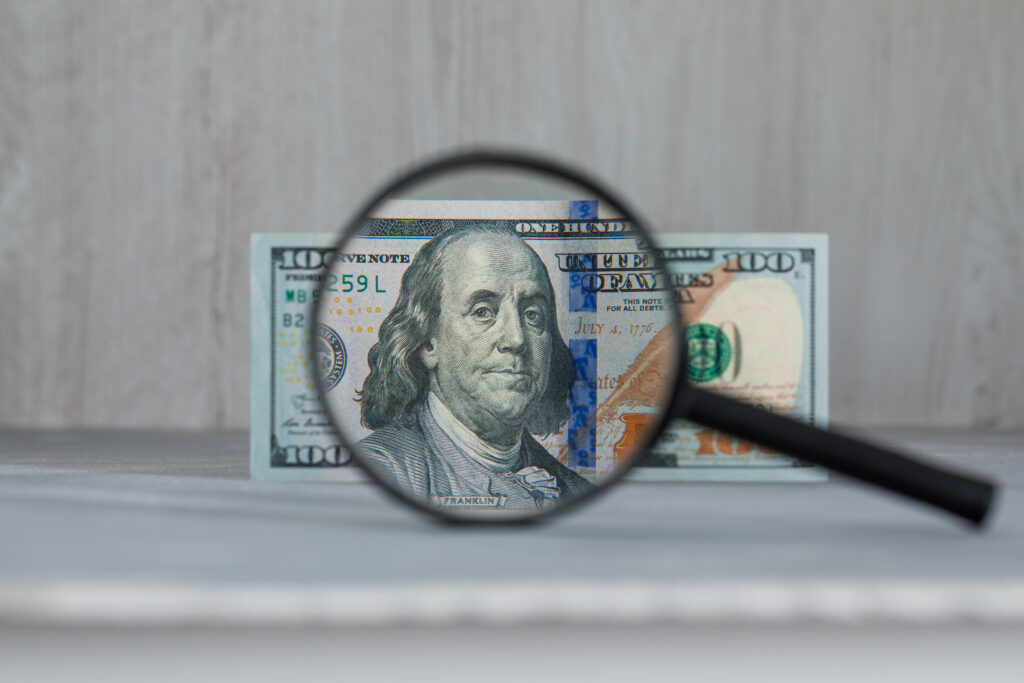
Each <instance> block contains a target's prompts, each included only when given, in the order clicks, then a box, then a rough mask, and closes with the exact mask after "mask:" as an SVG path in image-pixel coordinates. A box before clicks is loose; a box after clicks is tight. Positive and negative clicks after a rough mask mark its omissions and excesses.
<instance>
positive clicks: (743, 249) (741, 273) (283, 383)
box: [251, 203, 828, 481]
mask: <svg viewBox="0 0 1024 683" xmlns="http://www.w3.org/2000/svg"><path fill="white" fill-rule="evenodd" d="M533 204H534V205H536V204H537V203H533ZM405 210H406V211H407V212H408V215H409V216H410V217H414V216H415V214H416V211H415V204H413V203H409V204H407V205H406V207H405ZM531 210H532V211H536V210H537V207H536V206H534V207H532V209H531ZM505 211H507V208H506V209H505ZM478 215H479V214H478ZM530 217H531V216H528V215H524V216H522V218H524V219H527V218H530ZM475 220H477V221H479V220H481V219H480V218H477V219H475ZM495 220H502V221H504V222H508V218H507V217H506V218H502V219H495ZM512 224H513V225H514V221H513V223H512ZM417 225H419V226H420V228H421V229H422V231H423V234H422V235H418V236H417V235H415V234H414V235H410V234H408V231H406V232H405V233H402V234H401V238H400V239H397V238H395V237H393V236H386V235H384V234H382V235H380V236H378V237H375V238H372V239H373V240H374V241H377V242H379V244H375V245H373V246H374V247H375V248H374V249H372V250H368V251H372V252H373V253H375V254H386V255H387V257H388V259H389V262H388V263H387V264H386V265H387V268H386V269H385V270H384V272H388V273H391V275H390V276H388V277H389V278H390V279H389V280H387V281H385V282H384V283H380V282H379V281H378V282H374V283H372V288H371V285H370V283H369V282H367V283H366V285H367V287H364V288H363V291H362V292H359V291H356V290H358V289H359V287H360V283H352V288H351V289H350V290H349V291H348V292H340V291H336V292H333V293H328V294H329V295H331V296H337V297H338V305H339V307H340V308H339V310H340V311H341V313H340V314H339V315H341V316H348V319H347V322H351V323H352V324H349V325H344V324H338V323H337V322H336V323H335V324H334V327H333V328H330V329H320V330H314V329H313V328H312V319H311V318H312V308H311V303H312V301H313V299H314V298H315V297H316V296H318V295H319V293H320V291H321V289H324V288H326V289H330V283H325V282H324V273H323V272H322V267H323V265H324V263H325V262H326V259H328V258H329V256H330V255H331V247H332V244H333V242H334V239H335V236H334V235H330V234H273V235H254V236H253V238H252V342H253V346H252V420H251V429H252V432H251V434H252V436H251V471H252V476H253V477H254V478H258V479H278V480H333V481H350V480H357V479H361V478H362V477H361V473H360V471H359V470H358V469H357V468H354V467H352V466H351V463H350V457H349V454H348V453H347V452H346V451H345V450H344V449H343V448H342V447H341V446H340V445H339V444H338V443H337V441H336V438H335V436H334V434H333V432H332V430H331V427H330V424H329V422H328V420H327V419H326V416H325V415H324V414H323V413H322V412H321V408H320V405H319V402H318V400H317V395H316V386H315V376H314V373H316V372H319V371H324V372H328V373H333V375H332V376H333V377H336V378H338V379H339V381H340V380H341V379H342V378H343V379H344V380H345V386H347V387H349V389H350V390H351V389H353V388H358V387H360V386H361V385H362V382H363V380H364V379H365V375H366V373H367V370H366V357H367V353H368V351H369V348H370V347H371V346H372V345H373V344H374V343H375V342H376V341H377V335H376V334H375V332H378V331H379V329H378V328H379V325H380V322H381V320H382V319H383V318H384V316H385V314H387V312H388V310H389V308H390V306H389V302H390V299H388V296H389V295H387V294H386V293H382V294H376V295H375V296H369V295H367V294H368V293H367V291H366V290H367V289H369V290H370V292H369V294H374V292H375V290H388V289H389V287H390V289H391V290H392V291H396V290H397V286H396V285H397V279H398V278H399V277H400V274H401V272H403V271H404V269H405V268H406V267H408V264H409V262H410V261H411V259H412V257H413V256H414V255H415V252H416V250H417V249H418V248H419V246H421V245H422V244H423V243H425V242H426V241H427V240H428V239H429V237H431V236H432V235H433V234H436V232H437V231H438V230H440V229H441V228H440V226H438V225H433V224H432V223H431V222H430V221H429V220H421V221H419V223H417ZM385 232H386V231H385ZM522 236H523V237H524V238H525V239H526V241H527V242H528V243H531V241H532V243H533V244H538V242H539V241H540V240H542V239H543V238H542V237H540V236H538V235H533V236H532V237H531V235H529V234H523V235H522ZM659 247H661V248H663V249H664V252H663V256H664V258H665V259H666V263H667V265H669V268H670V270H672V271H673V272H676V273H679V274H681V275H684V276H685V284H686V287H685V289H684V290H683V291H682V292H680V301H681V302H682V303H681V307H682V309H683V311H684V315H686V317H687V320H688V322H692V323H693V324H692V325H691V326H690V328H689V330H696V331H699V332H700V334H702V335H704V337H706V338H710V339H713V340H714V344H715V345H716V346H715V348H716V349H717V350H716V351H715V354H714V359H713V361H714V362H712V363H710V364H709V363H707V362H705V361H707V358H704V357H702V356H701V355H700V354H693V353H692V352H691V368H689V371H690V378H691V381H694V382H696V383H698V384H701V385H702V386H705V387H707V388H710V389H713V390H722V391H726V392H728V393H731V394H732V395H734V396H737V397H739V398H741V399H745V400H748V401H753V402H755V403H759V404H761V405H762V406H763V407H764V408H765V409H767V410H772V411H775V412H779V413H782V414H789V415H793V416H797V417H800V418H801V419H805V420H807V421H810V422H813V423H814V424H817V425H819V426H820V425H823V424H824V423H825V421H826V419H827V395H828V394H827V362H826V359H827V355H826V350H827V338H826V336H825V335H826V334H827V320H826V317H825V316H826V312H827V291H826V290H825V287H826V284H827V242H826V239H825V238H824V236H821V235H790V234H783V235H768V234H762V235H749V234H744V235H701V234H694V233H686V234H672V235H662V236H660V237H659ZM537 248H540V249H541V252H543V248H541V247H537ZM547 257H548V258H549V260H550V261H551V263H552V266H553V268H552V269H553V270H558V269H559V266H558V265H557V263H558V258H557V256H556V255H554V254H553V253H552V254H550V255H547ZM563 265H564V263H563ZM335 289H338V287H337V286H336V287H335ZM360 294H363V295H364V296H360ZM391 296H393V295H391ZM621 298H622V302H621V306H622V308H623V309H624V312H628V311H630V310H631V309H632V310H634V311H636V310H638V309H640V308H641V307H642V306H643V303H642V302H643V299H642V297H637V298H636V300H635V301H634V300H633V297H632V296H630V295H625V294H624V295H623V296H622V297H621ZM385 299H387V301H385ZM381 303H383V306H381V305H378V304H381ZM378 309H380V310H378ZM626 314H627V315H628V313H626ZM577 317H578V318H579V320H578V321H577V322H578V325H577V327H578V329H577V330H576V331H577V332H584V331H585V330H584V328H583V327H582V326H583V325H585V324H586V323H585V322H580V321H583V320H584V317H585V315H580V316H577ZM566 327H567V329H569V328H571V327H572V324H568V325H567V326H566ZM569 332H570V333H571V332H572V330H571V329H569ZM655 332H656V330H648V331H647V332H646V333H645V332H643V331H642V330H641V331H638V333H637V335H638V336H636V337H635V338H634V339H633V340H631V341H630V342H629V344H628V345H627V347H628V348H630V349H631V351H630V352H629V353H632V354H633V355H637V358H638V359H639V358H644V359H645V361H646V362H655V363H656V362H657V361H658V358H657V354H658V351H659V349H658V344H657V343H656V342H655V337H656V334H655ZM688 334H689V332H688ZM709 335H710V336H709ZM583 341H584V342H585V340H583ZM698 341H699V340H698ZM576 342H577V343H576V344H575V346H576V347H579V348H584V347H585V344H584V345H583V346H580V343H579V342H580V340H576ZM690 346H691V349H694V348H701V349H707V348H710V347H709V345H708V342H707V339H705V340H704V342H703V343H700V344H696V345H694V344H693V343H692V342H691V344H690ZM627 347H623V348H627ZM638 354H639V355H638ZM627 355H628V354H627ZM725 355H728V358H727V359H725V360H724V361H723V358H724V357H725ZM772 358H778V359H779V360H780V362H781V364H779V365H776V364H773V363H772V362H771V359H772ZM325 359H327V360H326V362H325ZM631 362H632V360H631V359H625V360H623V362H622V363H621V365H622V367H621V368H619V369H618V370H615V369H614V368H615V364H614V363H611V364H608V363H607V361H605V366H606V367H608V368H611V371H608V372H603V373H594V374H592V376H591V377H590V378H589V379H588V380H587V382H588V384H589V387H588V389H589V391H584V392H583V394H584V395H588V396H590V397H591V400H592V402H594V403H595V405H594V406H592V407H593V409H594V411H595V413H596V414H602V413H603V414H606V415H611V414H613V415H615V416H616V418H617V419H615V420H612V421H610V422H614V423H615V425H620V424H621V423H625V424H626V425H627V426H628V425H630V423H631V421H636V422H637V424H636V425H633V426H636V427H643V424H642V423H644V422H645V421H646V420H649V419H650V417H649V415H650V413H645V412H643V411H640V412H633V409H631V408H629V406H630V405H632V404H633V403H635V401H633V402H632V403H631V399H630V396H629V391H627V390H626V387H625V385H623V386H618V385H619V383H620V382H623V380H624V378H627V376H628V368H629V365H630V363H631ZM702 363H703V365H702ZM577 364H578V365H579V359H577ZM346 375H347V377H346ZM353 409H356V408H355V406H354V407H353ZM598 431H599V432H601V431H602V429H601V427H600V426H599V428H598ZM357 436H361V435H357ZM598 438H603V437H602V434H598ZM611 438H612V439H613V440H618V439H619V436H617V435H613V436H612V437H611ZM562 441H563V443H564V436H563V437H562ZM558 443H559V436H558V435H557V434H556V435H554V436H551V437H548V438H547V439H543V440H542V444H543V445H544V447H545V448H547V449H548V450H549V451H550V452H552V453H555V454H557V455H558V457H559V459H560V460H562V461H563V462H565V461H566V460H567V459H569V458H571V457H572V456H571V454H569V453H568V452H566V449H565V448H564V446H563V448H561V449H559V447H558ZM639 465H640V466H639V467H637V468H635V469H634V470H633V474H631V476H633V477H635V478H638V479H644V480H687V479H689V480H733V481H735V480H801V479H803V480H813V479H820V478H823V475H822V472H821V470H819V469H817V468H810V467H806V466H803V465H801V464H800V463H798V462H796V461H794V460H792V459H790V458H786V457H783V456H780V455H777V454H772V453H768V452H765V451H764V450H763V449H759V448H757V447H753V446H750V445H748V444H744V443H741V442H738V441H737V440H735V439H731V437H726V436H725V435H720V434H718V433H716V432H714V431H713V430H706V429H703V428H701V427H699V426H695V425H690V424H688V423H685V422H679V423H677V424H674V425H673V426H672V428H671V429H670V433H668V434H667V435H666V436H665V437H664V438H663V440H662V441H661V442H660V444H659V446H658V447H657V448H656V449H655V450H654V452H653V453H651V454H650V455H649V456H647V457H646V458H645V459H644V460H643V461H642V462H641V463H639ZM596 467H597V465H596V463H589V464H588V463H585V462H576V463H575V469H576V470H577V471H582V472H584V473H588V474H591V475H594V474H595V472H593V471H588V468H589V470H594V469H595V468H596Z"/></svg>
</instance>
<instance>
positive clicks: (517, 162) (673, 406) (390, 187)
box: [313, 147, 689, 526]
mask: <svg viewBox="0 0 1024 683" xmlns="http://www.w3.org/2000/svg"><path fill="white" fill-rule="evenodd" d="M471 167H476V168H495V169H512V170H523V171H533V172H536V173H539V174H542V175H546V176H549V177H552V178H556V179H559V180H563V181H569V182H571V183H574V184H576V185H578V186H580V187H582V188H584V189H586V190H588V191H590V192H591V193H593V194H594V196H596V197H599V198H601V199H604V200H607V202H608V203H609V204H610V205H612V206H614V207H616V209H618V210H619V211H621V212H622V214H623V218H624V219H626V220H629V221H630V222H631V223H632V225H633V228H634V233H637V234H639V236H640V237H642V238H643V239H645V240H646V241H647V243H648V244H649V245H650V246H651V249H652V251H653V252H654V253H655V254H656V255H657V243H656V242H655V241H654V240H653V239H652V237H653V235H652V233H651V231H650V229H649V228H647V223H646V222H645V221H644V220H643V219H642V217H641V216H640V214H638V213H637V212H636V211H634V210H633V209H632V208H631V207H630V205H629V204H628V203H627V202H625V201H624V200H623V199H622V198H621V197H619V196H618V195H617V194H615V193H614V192H611V191H610V190H609V189H608V188H607V186H606V185H605V184H604V183H602V182H600V181H598V180H596V179H594V178H592V177H590V176H588V175H586V174H585V173H582V172H581V171H579V170H577V169H575V168H572V167H570V166H569V165H567V164H565V163H562V162H558V161H554V160H552V159H550V158H545V157H543V156H540V155H537V154H534V153H528V152H523V151H519V150H510V149H500V148H490V147H477V148H471V149H465V150H461V151H456V152H454V153H448V154H442V155H439V156H435V157H433V158H428V159H426V160H423V161H421V162H420V163H416V164H414V165H412V166H411V167H409V168H408V169H406V170H405V171H403V172H400V173H399V174H398V175H396V176H395V177H393V178H392V179H391V181H390V182H388V183H386V184H385V185H384V186H383V187H382V188H381V189H380V190H378V191H377V192H376V194H374V195H373V196H372V197H370V199H369V200H367V201H366V202H364V203H363V204H362V205H361V206H360V207H359V209H358V211H356V212H355V213H354V214H353V215H352V217H351V218H350V219H349V220H348V221H347V222H346V223H345V226H344V228H343V229H342V231H341V234H340V237H339V238H338V240H337V241H336V242H335V243H334V253H335V254H338V253H339V252H340V251H341V249H342V248H343V247H344V246H345V244H346V243H347V242H348V241H349V239H351V238H352V237H353V236H355V235H356V233H358V232H359V230H360V229H361V228H362V226H363V223H364V221H365V219H366V218H368V216H369V214H370V212H371V211H372V210H373V209H374V208H375V207H377V206H378V205H379V204H381V203H382V202H384V201H385V200H387V199H389V198H392V197H394V196H395V195H396V194H397V193H398V192H401V191H402V190H404V189H407V188H409V187H410V186H411V185H413V184H415V183H417V182H420V181H422V180H425V179H428V178H430V177H432V176H437V175H441V174H444V173H447V172H451V171H455V170H459V169H463V168H471ZM332 263H333V262H332ZM656 267H658V268H660V269H661V270H662V271H663V272H665V273H666V274H667V272H668V271H667V270H666V268H665V266H664V264H662V263H661V262H660V261H659V262H658V263H657V264H656ZM321 295H322V292H321ZM320 304H321V301H320V300H319V299H318V300H317V301H315V302H314V303H313V308H314V312H313V329H314V330H315V329H317V328H318V327H319V325H320V309H321V305H320ZM669 308H670V309H671V314H672V320H673V322H674V325H675V327H676V337H675V338H676V339H677V340H680V342H679V343H678V353H677V361H676V366H675V369H674V373H673V374H674V376H673V377H672V378H671V386H672V387H673V390H672V392H671V395H670V396H669V397H668V403H667V405H665V409H664V410H663V412H662V414H661V417H660V419H659V420H658V422H657V423H656V424H655V426H654V428H653V429H651V430H649V431H648V435H647V438H646V439H645V440H644V443H643V446H642V448H641V449H640V450H638V451H637V454H636V455H634V456H633V458H632V459H631V460H630V462H629V463H628V464H627V465H625V466H624V467H621V468H619V469H617V470H616V471H615V472H613V473H612V474H610V475H608V476H607V477H606V478H605V479H603V480H602V481H601V482H600V483H598V484H595V486H594V487H593V488H592V489H591V490H590V491H588V492H586V493H582V494H579V495H576V496H573V497H572V498H570V499H568V500H566V501H565V502H561V501H559V504H558V505H556V506H552V507H551V508H549V509H547V510H543V511H538V512H537V513H536V514H523V515H514V516H509V517H508V518H505V517H498V516H495V517H471V516H463V515H460V514H458V513H455V512H450V511H448V510H446V509H445V508H442V507H439V506H436V505H430V504H429V503H427V502H425V501H423V500H422V499H420V498H418V497H416V496H412V495H410V494H408V493H405V492H403V491H401V490H399V489H398V488H397V487H395V486H394V485H393V484H391V483H389V482H386V481H384V479H383V477H381V476H380V475H378V474H377V473H376V472H375V471H374V469H373V468H372V467H370V466H369V465H367V464H366V463H364V462H362V459H361V457H360V456H359V455H358V450H356V448H354V446H355V444H354V443H352V442H351V441H350V440H349V439H348V437H347V436H346V434H345V430H344V429H342V428H341V427H340V426H339V424H338V421H337V420H335V416H334V413H333V412H332V411H331V410H330V409H328V408H327V406H328V403H327V400H326V393H327V392H326V391H325V390H324V386H323V378H321V377H320V375H319V373H316V387H317V394H318V395H319V397H320V404H321V405H322V406H323V410H324V412H325V413H326V414H327V418H328V420H329V421H330V423H331V426H332V427H333V429H334V431H335V434H336V435H337V437H338V439H339V440H340V441H341V443H342V445H344V446H345V448H347V449H348V451H349V453H350V454H351V455H352V460H353V462H355V463H356V464H357V465H358V466H359V467H360V468H361V469H362V470H363V471H364V472H366V473H367V476H369V478H370V479H371V480H373V481H374V482H375V483H376V484H378V485H379V486H380V488H382V489H383V490H384V491H386V492H387V493H388V494H389V495H391V496H392V497H394V498H395V499H397V500H400V501H401V502H402V503H404V504H406V505H411V506H412V507H414V508H417V509H419V510H421V511H422V512H425V513H426V514H428V515H430V516H432V517H433V518H435V519H437V520H441V521H443V522H446V523H451V524H460V525H461V524H468V525H477V524H484V525H489V526H494V525H501V526H508V525H523V524H533V523H536V522H540V521H546V520H550V519H552V518H554V517H556V516H558V515H562V514H564V513H565V512H568V511H570V510H575V509H577V508H578V507H579V505H581V504H583V503H586V502H590V501H593V500H595V499H596V498H597V496H599V495H601V494H603V493H605V492H607V491H608V489H610V488H611V487H612V486H613V485H614V484H615V483H617V482H618V481H619V480H621V479H622V477H624V476H625V475H626V474H627V473H628V472H629V470H630V469H632V468H633V466H634V465H635V464H636V463H637V461H638V460H639V459H640V458H641V456H642V454H643V453H646V452H648V451H650V449H651V447H652V446H653V445H654V443H655V442H656V441H657V440H658V438H660V437H661V435H662V434H663V433H664V431H665V429H666V427H667V426H668V424H669V423H670V422H671V421H672V419H673V416H676V415H680V414H682V412H681V409H682V408H683V405H682V404H683V403H684V401H685V398H686V396H687V394H688V392H687V389H688V388H689V382H688V378H687V375H686V348H685V345H684V344H682V343H681V340H682V336H681V333H682V324H683V323H682V318H681V316H680V315H679V310H678V307H677V306H675V305H674V304H673V305H671V306H669Z"/></svg>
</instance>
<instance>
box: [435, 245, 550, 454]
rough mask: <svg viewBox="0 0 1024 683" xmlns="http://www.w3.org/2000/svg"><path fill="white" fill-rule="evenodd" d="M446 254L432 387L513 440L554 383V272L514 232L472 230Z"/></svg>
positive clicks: (464, 414)
mask: <svg viewBox="0 0 1024 683" xmlns="http://www.w3.org/2000/svg"><path fill="white" fill-rule="evenodd" d="M442 258H443V262H442V272H443V274H444V285H443V287H442V290H441V301H440V304H441V306H440V309H441V313H440V316H439V319H438V320H437V322H436V325H435V330H434V333H433V336H432V337H431V340H430V346H429V347H428V348H427V349H426V350H424V351H423V360H424V363H425V364H426V365H427V368H428V369H430V370H432V371H433V377H432V380H431V389H432V390H433V391H434V392H435V393H437V394H438V397H439V398H440V399H441V400H442V401H443V402H444V403H445V405H446V406H447V407H448V409H449V410H451V411H452V413H453V414H454V415H455V416H456V417H458V418H459V419H460V420H461V421H462V422H463V423H465V424H466V425H467V426H469V427H471V428H472V429H474V431H477V432H478V434H480V436H481V437H482V438H485V439H489V440H491V441H492V442H495V443H501V442H503V441H510V440H511V441H512V442H514V440H515V438H517V437H518V434H519V433H521V432H522V429H523V425H524V424H525V422H526V418H527V416H528V415H529V412H530V409H531V408H532V407H533V406H534V404H535V403H536V402H537V401H538V400H539V399H540V397H541V396H542V395H543V394H544V390H545V389H546V388H547V380H548V372H549V369H550V365H551V351H552V340H551V331H550V327H551V325H552V320H551V318H552V316H553V315H554V312H553V310H552V306H551V302H550V301H549V300H548V297H549V296H550V294H549V287H548V279H547V273H546V272H545V270H544V266H543V264H542V263H541V262H540V259H539V258H538V257H537V255H536V254H535V253H534V252H533V251H532V250H531V249H530V248H529V247H528V246H526V244H524V243H523V242H522V241H521V240H519V239H518V238H516V237H515V236H513V235H501V234H482V235H481V234H476V235H467V236H466V237H463V238H461V239H458V240H456V241H455V242H453V243H452V244H450V245H448V247H447V249H446V250H445V251H444V253H443V255H442Z"/></svg>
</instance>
